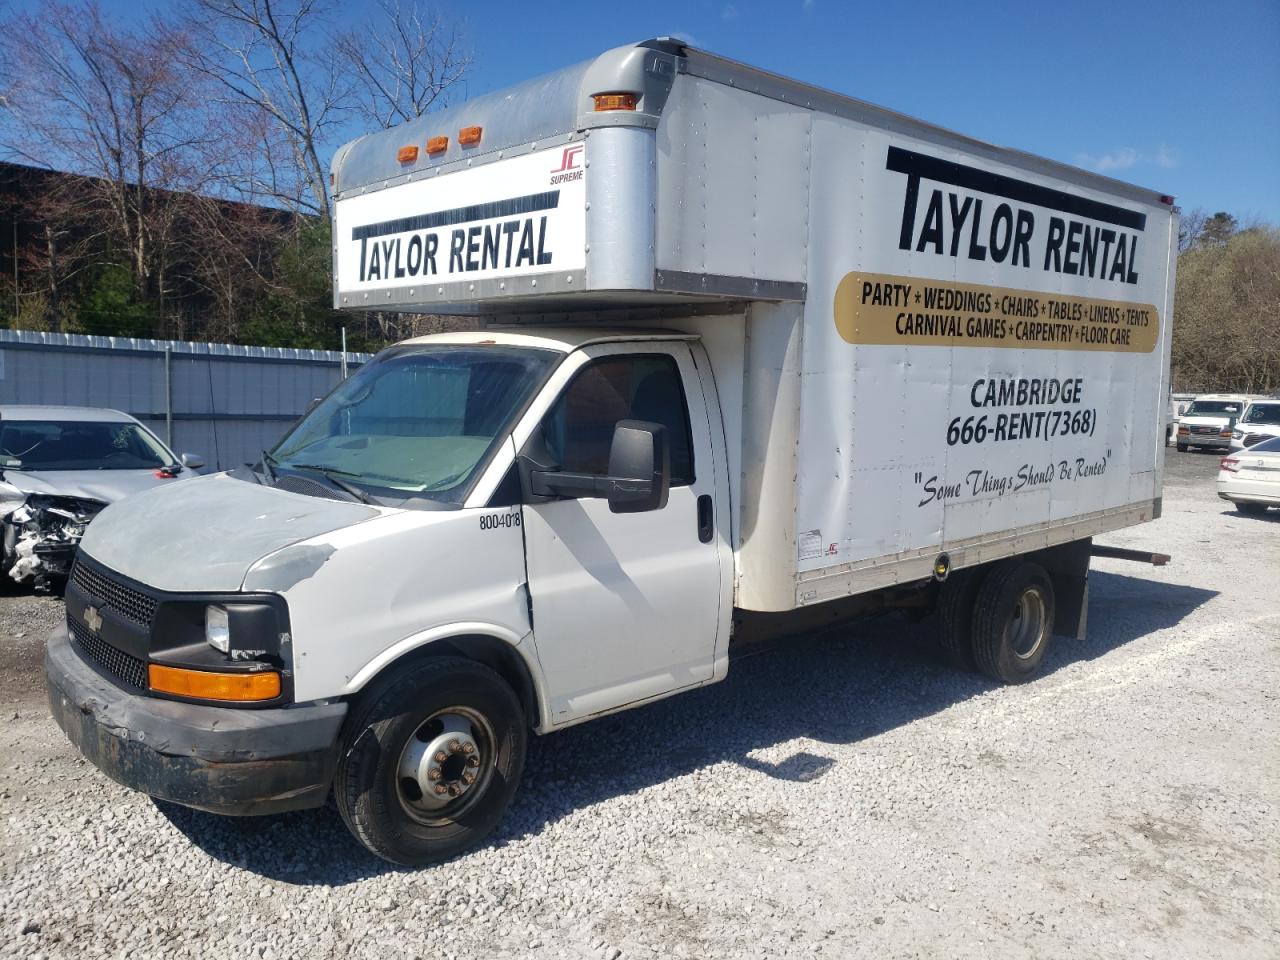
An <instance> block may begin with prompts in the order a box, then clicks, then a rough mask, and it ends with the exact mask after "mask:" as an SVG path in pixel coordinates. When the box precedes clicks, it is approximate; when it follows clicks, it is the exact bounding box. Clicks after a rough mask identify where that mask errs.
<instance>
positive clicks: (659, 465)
mask: <svg viewBox="0 0 1280 960" xmlns="http://www.w3.org/2000/svg"><path fill="white" fill-rule="evenodd" d="M609 479H610V480H611V481H612V486H611V489H610V490H609V492H608V494H607V497H608V499H609V510H610V512H612V513H645V512H647V511H649V510H661V509H662V508H663V507H665V506H666V505H667V494H669V493H670V492H671V443H670V441H669V440H668V439H667V428H666V427H664V426H662V425H661V424H658V423H649V422H647V421H644V420H619V421H618V423H617V425H616V426H615V427H614V428H613V444H612V445H611V446H610V447H609Z"/></svg>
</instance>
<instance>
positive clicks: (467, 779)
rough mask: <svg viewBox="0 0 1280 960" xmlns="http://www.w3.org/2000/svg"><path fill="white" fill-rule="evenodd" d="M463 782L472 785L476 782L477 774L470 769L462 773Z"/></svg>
mask: <svg viewBox="0 0 1280 960" xmlns="http://www.w3.org/2000/svg"><path fill="white" fill-rule="evenodd" d="M462 782H463V783H465V784H466V785H467V786H471V784H473V783H475V782H476V775H475V774H474V773H472V772H471V771H470V770H468V771H467V772H466V773H464V774H463V775H462Z"/></svg>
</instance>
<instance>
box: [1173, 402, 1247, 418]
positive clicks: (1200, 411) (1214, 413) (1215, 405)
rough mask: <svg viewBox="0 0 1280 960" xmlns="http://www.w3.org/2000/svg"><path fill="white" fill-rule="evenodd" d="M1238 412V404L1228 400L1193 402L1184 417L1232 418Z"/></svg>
mask: <svg viewBox="0 0 1280 960" xmlns="http://www.w3.org/2000/svg"><path fill="white" fill-rule="evenodd" d="M1239 412H1240V404H1238V403H1234V402H1232V401H1230V400H1193V401H1192V403H1191V406H1189V407H1187V412H1186V413H1185V414H1184V416H1188V417H1234V416H1235V415H1236V414H1237V413H1239Z"/></svg>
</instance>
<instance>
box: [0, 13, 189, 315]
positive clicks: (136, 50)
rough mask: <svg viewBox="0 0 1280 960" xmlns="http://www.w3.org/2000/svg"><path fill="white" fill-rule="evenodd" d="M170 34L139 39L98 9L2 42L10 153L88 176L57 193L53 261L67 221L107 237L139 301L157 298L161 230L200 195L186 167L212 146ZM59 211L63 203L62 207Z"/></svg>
mask: <svg viewBox="0 0 1280 960" xmlns="http://www.w3.org/2000/svg"><path fill="white" fill-rule="evenodd" d="M171 39H172V37H171V35H161V34H159V33H157V32H156V31H154V30H147V31H145V32H143V33H133V32H130V31H126V30H123V29H121V28H119V27H117V26H116V25H115V24H113V23H110V22H108V21H107V20H106V18H104V17H103V15H102V10H101V8H100V7H99V6H98V4H97V2H96V0H83V2H80V3H74V4H69V3H51V4H48V5H46V6H44V7H43V8H42V9H41V11H40V14H39V15H38V16H34V15H26V16H18V17H15V18H13V21H12V22H11V23H10V24H9V27H8V29H6V30H5V31H4V32H3V33H2V34H0V48H3V60H4V62H5V63H6V64H7V65H8V66H9V68H10V69H11V70H12V71H13V73H12V80H11V87H10V89H9V92H8V93H7V94H6V98H7V100H8V106H9V114H8V117H7V122H6V123H5V124H4V128H3V143H4V147H5V150H6V152H7V153H8V154H9V155H10V156H11V157H13V158H16V159H18V160H20V161H22V162H26V163H30V164H34V165H36V166H39V167H44V168H47V169H60V170H69V171H72V172H74V173H79V174H82V175H84V176H86V177H87V178H89V179H87V180H86V181H84V182H83V183H80V184H78V185H77V187H76V190H75V193H74V196H71V195H65V191H64V195H63V196H62V197H59V196H55V195H53V194H50V196H49V197H47V198H46V199H47V201H48V202H47V203H46V205H45V208H44V210H43V214H44V216H45V218H50V217H53V215H54V214H55V213H56V212H58V211H59V210H60V211H61V216H62V218H63V220H62V221H61V222H58V221H53V220H50V221H48V222H49V226H50V231H48V232H46V240H48V241H49V243H48V244H47V247H48V251H49V257H48V259H49V262H50V263H53V262H55V260H56V249H55V246H54V241H55V240H56V234H57V233H59V232H61V231H63V230H64V228H65V227H66V222H65V221H66V220H67V219H68V218H72V217H76V218H78V219H79V220H80V221H81V223H80V224H79V225H78V226H80V227H81V228H83V226H84V223H85V222H92V223H97V224H103V223H104V221H105V226H107V227H109V231H108V232H109V233H110V235H111V240H112V241H113V243H112V244H111V245H104V246H103V249H104V250H105V249H109V248H110V246H112V245H114V246H116V247H117V248H118V249H121V250H123V251H125V252H126V254H127V266H128V268H129V270H130V272H131V274H132V276H133V281H134V284H135V286H136V288H137V292H138V294H139V296H141V297H144V298H145V297H148V296H149V295H151V294H152V293H154V292H155V287H154V276H155V272H156V269H155V268H156V267H157V265H160V267H161V271H162V270H163V259H164V256H165V245H164V243H163V240H161V241H160V243H159V244H158V245H156V244H155V243H154V241H155V240H156V237H155V230H156V228H157V226H158V225H161V226H162V224H163V222H164V221H165V219H166V218H167V217H168V216H169V215H168V213H167V211H166V209H165V208H166V207H167V206H168V205H169V204H171V203H174V202H177V201H178V199H179V194H177V193H175V191H184V190H198V189H201V187H202V186H203V181H202V179H201V177H200V176H199V175H198V174H197V175H194V176H193V175H192V174H193V171H198V170H199V169H200V167H199V165H193V164H190V163H189V162H187V161H186V160H184V156H185V155H187V154H189V153H192V152H195V151H197V150H201V148H203V147H205V146H207V145H208V144H209V143H210V140H211V137H212V133H211V131H210V130H209V129H208V126H207V125H206V124H203V123H200V122H197V118H196V104H197V100H198V98H197V97H196V96H195V91H194V89H193V85H192V84H191V83H190V81H189V78H186V77H183V76H181V75H180V74H179V72H178V71H177V70H176V68H175V65H174V57H173V47H172V46H171V45H170V41H171ZM59 199H61V200H63V201H68V200H69V202H63V203H62V204H61V205H59V204H58V202H57V201H58V200H59Z"/></svg>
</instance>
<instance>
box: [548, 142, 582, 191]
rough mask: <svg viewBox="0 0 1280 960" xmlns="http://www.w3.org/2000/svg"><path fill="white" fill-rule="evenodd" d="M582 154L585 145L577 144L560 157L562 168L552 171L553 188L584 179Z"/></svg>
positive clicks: (565, 149)
mask: <svg viewBox="0 0 1280 960" xmlns="http://www.w3.org/2000/svg"><path fill="white" fill-rule="evenodd" d="M582 154H583V145H582V144H581V143H575V144H574V145H573V146H570V147H565V148H564V152H563V153H562V154H561V155H560V166H558V167H556V168H555V169H554V170H552V171H551V185H552V186H555V185H556V184H558V183H569V182H570V181H573V180H581V179H582V172H583V167H582Z"/></svg>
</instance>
